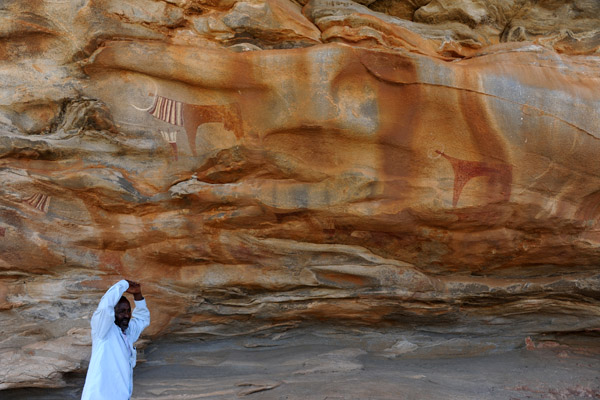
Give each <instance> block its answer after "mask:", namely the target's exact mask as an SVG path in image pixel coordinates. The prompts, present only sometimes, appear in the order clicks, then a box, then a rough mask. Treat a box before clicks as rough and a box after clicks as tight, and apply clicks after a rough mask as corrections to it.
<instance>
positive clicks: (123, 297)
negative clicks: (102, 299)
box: [117, 296, 129, 304]
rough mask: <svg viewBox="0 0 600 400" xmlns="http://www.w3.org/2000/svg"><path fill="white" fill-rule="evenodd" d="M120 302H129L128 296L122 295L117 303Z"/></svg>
mask: <svg viewBox="0 0 600 400" xmlns="http://www.w3.org/2000/svg"><path fill="white" fill-rule="evenodd" d="M119 303H127V304H129V300H127V297H125V296H121V298H120V299H119V301H117V304H119Z"/></svg>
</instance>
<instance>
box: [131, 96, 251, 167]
mask: <svg viewBox="0 0 600 400" xmlns="http://www.w3.org/2000/svg"><path fill="white" fill-rule="evenodd" d="M150 95H151V96H153V97H154V100H153V102H152V104H151V105H150V107H147V108H139V107H136V106H135V105H133V104H132V106H133V107H134V108H135V109H136V110H139V111H146V112H148V114H150V115H152V116H153V117H154V118H156V119H158V120H161V121H164V122H166V123H168V124H171V125H175V126H182V127H183V128H184V129H185V133H186V135H187V139H188V143H189V146H190V149H191V150H192V154H193V155H197V154H196V130H197V129H198V127H199V126H200V125H203V124H207V123H210V122H220V123H222V124H223V126H224V127H225V129H227V130H228V131H231V132H233V133H234V134H235V136H236V137H237V138H238V139H239V138H241V137H242V136H243V134H244V130H243V127H242V113H241V110H240V106H239V104H238V103H229V104H216V105H202V104H188V103H184V102H181V101H178V100H173V99H169V98H167V97H163V96H160V95H159V94H158V93H157V92H155V94H150Z"/></svg>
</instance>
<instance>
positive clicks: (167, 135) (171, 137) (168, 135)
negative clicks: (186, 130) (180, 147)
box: [160, 131, 179, 161]
mask: <svg viewBox="0 0 600 400" xmlns="http://www.w3.org/2000/svg"><path fill="white" fill-rule="evenodd" d="M160 135H161V136H162V137H163V139H165V140H166V141H167V143H169V144H170V145H171V150H172V152H173V157H174V158H175V161H177V160H178V159H179V158H178V154H177V131H169V132H167V131H160Z"/></svg>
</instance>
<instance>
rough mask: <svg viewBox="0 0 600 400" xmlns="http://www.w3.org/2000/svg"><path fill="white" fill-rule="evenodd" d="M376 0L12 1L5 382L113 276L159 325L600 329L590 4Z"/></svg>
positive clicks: (51, 377) (64, 343)
mask: <svg viewBox="0 0 600 400" xmlns="http://www.w3.org/2000/svg"><path fill="white" fill-rule="evenodd" d="M360 3H363V4H367V5H363V4H359V2H352V1H349V0H336V1H326V0H311V1H309V2H305V1H300V2H296V3H295V2H291V1H288V0H264V1H263V0H252V1H235V0H229V1H219V0H212V1H200V0H190V1H185V0H169V1H150V0H144V1H142V0H135V1H134V0H126V1H122V0H119V1H116V0H90V1H88V2H81V4H80V5H75V4H74V2H65V1H60V0H44V1H12V0H9V1H5V2H4V3H3V5H2V7H3V8H0V33H1V34H2V36H3V38H4V39H3V42H2V43H0V68H1V70H2V71H3V73H2V74H0V82H2V86H0V177H1V180H2V186H1V187H0V272H1V274H0V326H1V328H0V332H1V333H2V337H3V340H2V342H1V343H0V360H1V361H0V389H3V388H9V387H21V386H60V385H61V384H62V381H61V374H62V373H65V372H70V371H79V370H82V369H83V368H85V365H86V362H87V358H88V357H89V351H90V347H89V345H90V340H89V317H90V316H91V313H92V312H93V310H94V308H95V306H96V304H97V302H98V301H99V298H100V296H101V294H102V293H103V292H104V290H106V289H107V288H108V286H110V285H111V284H112V283H113V282H115V281H116V280H118V279H120V278H121V277H126V278H129V279H135V280H137V281H140V282H141V283H142V285H143V288H144V294H145V296H146V297H147V299H148V304H149V307H150V309H151V312H152V324H151V326H150V327H149V328H148V330H147V332H146V338H147V339H157V338H161V337H174V338H188V337H207V336H208V337H224V336H230V335H240V334H247V333H253V332H257V331H268V330H269V329H272V328H274V327H279V328H280V329H283V328H286V329H287V328H291V327H295V326H300V325H306V324H313V323H315V324H316V323H322V322H324V321H326V322H327V323H335V324H347V325H369V326H371V327H377V326H381V327H397V328H398V329H409V330H410V329H429V330H434V331H439V332H445V333H453V332H454V333H455V332H467V331H468V332H473V333H480V334H484V335H485V334H490V333H491V332H494V333H495V334H505V335H521V336H522V337H527V336H535V335H536V334H541V333H553V332H566V331H569V332H572V331H588V330H593V329H598V327H599V324H600V303H599V302H598V299H599V298H600V273H599V267H598V266H599V265H600V163H598V155H599V154H600V128H599V127H600V28H599V27H600V10H599V7H598V4H597V2H593V1H587V2H586V1H578V2H566V1H543V2H537V3H536V4H535V5H532V4H529V2H525V1H516V0H515V1H512V2H502V3H503V6H502V7H492V6H493V4H492V3H494V4H495V3H496V2H483V1H476V0H473V1H461V2H448V1H441V0H440V1H437V0H436V1H405V2H399V3H398V4H396V5H395V6H394V5H392V3H390V2H389V1H384V0H378V1H375V2H368V1H367V2H364V1H363V2H360ZM497 3H500V2H497ZM367 6H369V7H370V8H369V7H367ZM411 15H412V17H410V16H411ZM282 327H283V328H282ZM34 364H35V365H42V364H43V365H46V366H45V367H44V368H32V367H31V366H32V365H34Z"/></svg>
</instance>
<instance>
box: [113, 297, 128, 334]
mask: <svg viewBox="0 0 600 400" xmlns="http://www.w3.org/2000/svg"><path fill="white" fill-rule="evenodd" d="M130 319H131V305H130V304H129V300H127V299H126V298H125V296H121V299H119V302H118V303H117V305H116V306H115V324H116V325H117V326H118V327H119V328H121V330H122V331H123V332H125V329H127V327H128V326H129V320H130Z"/></svg>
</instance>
